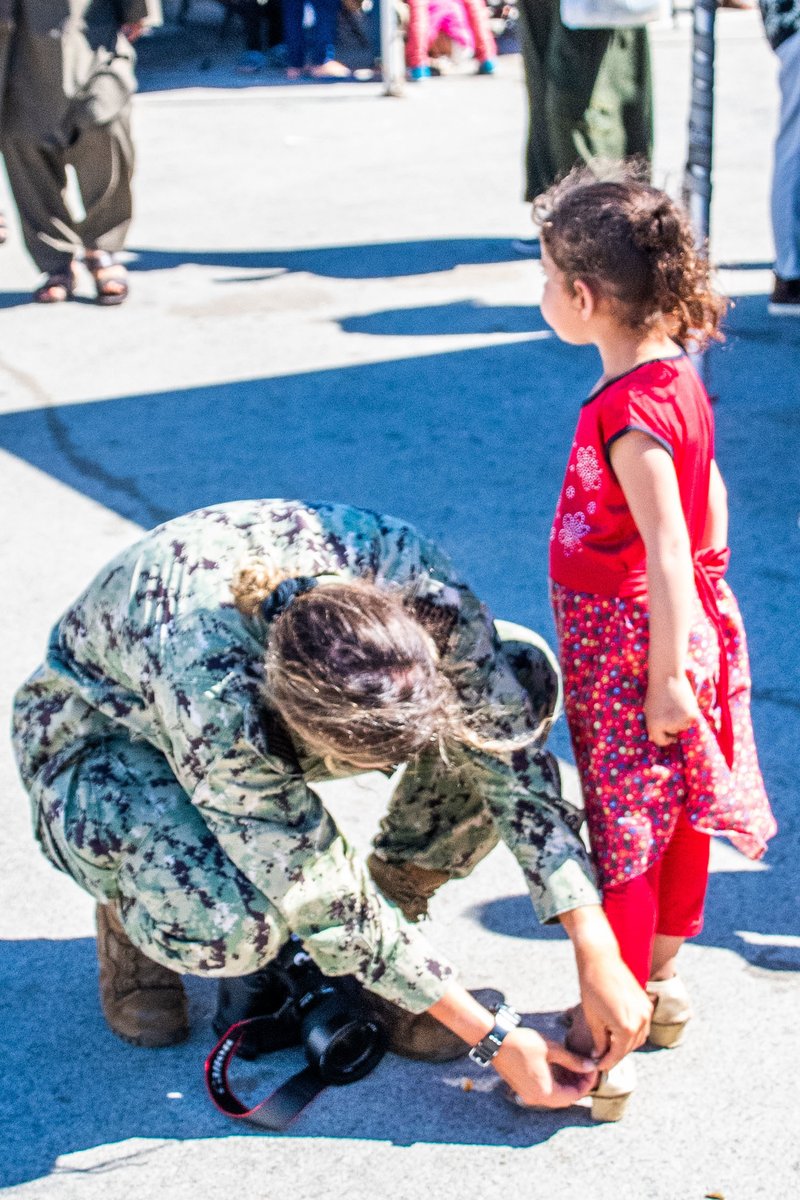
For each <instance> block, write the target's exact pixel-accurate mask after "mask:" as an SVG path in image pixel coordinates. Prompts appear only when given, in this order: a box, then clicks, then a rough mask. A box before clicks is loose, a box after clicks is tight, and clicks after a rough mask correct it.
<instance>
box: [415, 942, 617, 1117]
mask: <svg viewBox="0 0 800 1200" xmlns="http://www.w3.org/2000/svg"><path fill="white" fill-rule="evenodd" d="M615 944H616V943H615ZM428 1012H429V1013H430V1015H431V1016H432V1017H435V1018H436V1020H437V1021H441V1022H442V1024H443V1025H446V1026H447V1028H448V1029H450V1030H452V1032H453V1033H455V1034H457V1035H458V1036H459V1037H460V1038H461V1039H462V1040H463V1041H465V1042H466V1043H467V1045H468V1046H474V1045H476V1044H477V1043H478V1042H479V1041H481V1039H482V1038H484V1037H486V1034H487V1033H488V1032H489V1030H490V1029H492V1027H493V1026H494V1015H493V1014H492V1013H490V1012H489V1011H488V1010H487V1009H485V1008H484V1007H483V1005H482V1004H479V1003H478V1001H477V1000H476V999H475V997H474V996H471V995H470V994H469V992H467V991H465V990H464V988H463V987H462V986H461V984H460V983H451V984H450V986H449V987H448V988H447V991H446V992H445V993H444V995H443V996H442V998H441V999H440V1000H437V1001H436V1003H435V1004H432V1005H431V1007H430V1008H429V1009H428ZM492 1066H493V1067H494V1068H495V1070H496V1071H497V1073H498V1075H500V1076H501V1078H502V1079H505V1081H506V1083H507V1084H509V1086H510V1087H511V1089H512V1090H513V1091H514V1092H516V1094H517V1095H518V1096H519V1098H520V1101H521V1102H522V1103H523V1104H536V1105H539V1104H540V1105H543V1106H544V1107H545V1108H567V1107H568V1106H569V1105H570V1104H574V1103H575V1101H576V1100H580V1099H581V1097H582V1096H585V1095H587V1093H588V1092H590V1091H591V1089H592V1088H593V1087H594V1085H595V1082H596V1080H597V1067H596V1066H595V1064H594V1062H593V1061H592V1059H591V1058H589V1057H583V1056H581V1055H580V1054H573V1053H572V1051H570V1050H566V1049H565V1048H564V1047H563V1046H561V1045H559V1043H558V1042H551V1041H549V1040H548V1039H546V1038H543V1037H541V1036H540V1034H538V1033H536V1032H535V1030H533V1029H520V1028H517V1029H512V1030H511V1032H510V1033H508V1034H506V1036H505V1037H504V1038H503V1043H502V1045H501V1047H500V1049H499V1050H498V1051H497V1054H496V1055H495V1056H494V1058H493V1059H492Z"/></svg>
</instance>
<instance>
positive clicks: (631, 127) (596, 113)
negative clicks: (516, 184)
mask: <svg viewBox="0 0 800 1200" xmlns="http://www.w3.org/2000/svg"><path fill="white" fill-rule="evenodd" d="M517 7H518V10H519V18H520V22H519V28H520V49H521V51H522V61H523V64H524V67H525V84H526V87H527V90H528V109H529V126H528V143H527V150H526V161H525V167H526V171H525V175H526V178H525V199H526V200H534V199H535V198H536V197H537V196H538V195H539V193H540V192H544V191H546V190H547V188H549V187H550V185H551V184H552V183H554V182H555V181H556V179H560V178H562V176H564V175H566V174H567V173H568V172H569V171H570V170H571V169H572V168H573V167H574V166H576V165H577V164H578V163H587V164H591V163H593V162H597V161H599V160H616V159H621V158H630V157H633V156H637V157H642V158H646V159H648V160H649V159H650V156H651V153H652V142H653V97H652V80H651V75H650V50H649V44H648V40H647V30H646V29H645V28H641V29H567V27H566V26H565V25H564V24H563V22H562V21H561V18H560V9H559V0H518V5H517Z"/></svg>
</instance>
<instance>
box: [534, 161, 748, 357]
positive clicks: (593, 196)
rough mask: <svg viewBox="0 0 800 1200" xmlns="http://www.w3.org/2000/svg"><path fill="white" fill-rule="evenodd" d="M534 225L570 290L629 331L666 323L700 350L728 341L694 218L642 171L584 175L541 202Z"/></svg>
mask: <svg viewBox="0 0 800 1200" xmlns="http://www.w3.org/2000/svg"><path fill="white" fill-rule="evenodd" d="M533 219H534V221H535V222H536V224H537V225H539V227H540V231H541V239H542V243H543V245H544V246H545V248H546V249H547V252H548V254H549V255H550V257H551V258H552V260H553V262H554V263H555V265H556V266H557V267H558V269H559V270H560V271H562V272H563V273H564V275H565V276H566V280H567V283H568V285H569V286H570V287H572V286H573V285H574V283H575V281H576V279H581V280H583V282H584V283H585V284H586V285H587V286H588V287H589V288H591V289H592V291H594V292H597V293H598V294H600V295H602V296H604V297H607V298H608V299H610V300H612V301H613V302H614V304H615V307H616V309H617V311H618V312H619V315H620V317H621V319H622V320H623V321H624V322H625V324H627V325H629V326H631V327H633V328H648V327H650V326H655V325H657V324H659V323H663V324H664V325H665V326H666V329H667V332H668V333H669V334H670V336H671V337H674V338H675V340H676V341H677V342H679V343H680V344H681V345H684V344H686V343H687V342H690V343H692V345H693V347H696V348H698V349H699V348H701V347H702V346H704V345H706V344H707V343H708V342H709V341H711V340H712V339H716V340H720V341H721V340H722V334H721V332H720V323H721V321H722V318H723V316H724V315H725V312H726V309H727V307H728V301H727V300H726V299H725V298H724V297H723V296H721V295H719V294H718V293H717V292H716V291H715V289H714V287H713V284H712V282H711V268H710V265H709V262H708V258H707V257H706V255H705V253H703V252H702V251H701V250H698V248H697V246H696V245H695V240H694V235H693V232H692V228H691V225H690V222H689V217H688V215H687V213H686V212H685V211H684V210H683V209H682V208H680V207H679V206H678V205H677V204H676V203H675V201H674V200H672V199H671V198H670V197H669V196H668V195H667V194H666V192H662V191H660V190H659V189H658V188H655V187H652V186H651V185H650V184H648V183H646V182H645V181H644V180H642V179H641V178H639V172H638V171H637V169H636V167H635V166H626V167H625V168H624V169H623V171H622V172H621V173H620V174H619V175H618V177H617V178H614V179H609V180H601V179H598V178H597V176H596V175H595V174H593V173H592V172H591V171H590V170H588V169H587V168H585V167H582V168H576V169H575V170H573V171H571V172H570V174H569V175H567V176H566V178H565V179H562V180H561V181H560V182H559V183H556V184H554V185H553V187H551V188H550V189H549V190H548V191H546V192H544V193H543V194H542V195H541V196H538V197H537V198H536V200H535V201H534V204H533Z"/></svg>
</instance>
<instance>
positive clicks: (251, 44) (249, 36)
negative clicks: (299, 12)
mask: <svg viewBox="0 0 800 1200" xmlns="http://www.w3.org/2000/svg"><path fill="white" fill-rule="evenodd" d="M236 11H237V12H238V13H239V15H240V16H241V18H242V23H243V25H244V44H245V49H244V52H243V54H242V55H241V56H240V57H239V60H238V61H237V63H236V70H237V71H239V73H240V74H242V75H253V74H255V73H256V72H257V71H260V70H262V69H263V68H264V67H266V66H267V65H268V64H269V63H270V62H272V65H274V66H277V65H281V66H282V65H283V64H284V62H285V52H281V51H277V47H279V46H280V47H283V10H282V8H281V0H241V2H240V3H238V4H237V5H236Z"/></svg>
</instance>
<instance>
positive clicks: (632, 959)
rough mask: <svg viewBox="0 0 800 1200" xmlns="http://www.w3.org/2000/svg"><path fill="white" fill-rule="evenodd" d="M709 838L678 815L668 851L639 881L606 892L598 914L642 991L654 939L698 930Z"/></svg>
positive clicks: (704, 888) (682, 934)
mask: <svg viewBox="0 0 800 1200" xmlns="http://www.w3.org/2000/svg"><path fill="white" fill-rule="evenodd" d="M710 846H711V838H710V837H709V835H708V834H706V833H698V831H697V830H696V829H695V828H694V826H693V825H692V824H691V823H690V821H689V820H688V818H687V817H686V815H685V813H684V812H681V814H680V816H679V818H678V823H677V825H676V826H675V832H674V833H673V835H672V837H671V839H670V842H669V845H668V846H667V849H666V851H665V852H664V854H663V855H662V857H661V858H660V859H659V860H658V862H655V863H653V865H652V867H651V868H650V870H649V871H647V872H646V873H645V874H644V875H637V877H636V878H635V879H631V880H629V881H628V882H627V883H622V884H620V885H619V886H618V887H610V888H605V890H604V891H603V909H604V911H605V914H606V916H607V917H608V921H609V924H610V925H611V928H612V929H613V930H614V933H615V934H616V937H617V941H618V942H619V949H620V953H621V954H622V957H623V960H624V961H625V962H626V963H627V965H628V966H629V967H630V969H631V971H632V972H633V974H634V975H635V976H636V978H637V979H638V981H639V983H640V984H641V985H642V987H644V986H645V984H646V983H647V981H648V979H649V978H650V962H651V959H652V956H653V944H654V942H655V937H656V934H657V933H661V934H664V935H665V936H666V937H693V936H694V935H695V934H698V933H699V932H700V930H701V929H702V928H703V904H704V902H705V896H706V887H707V885H708V855H709V850H710Z"/></svg>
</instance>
